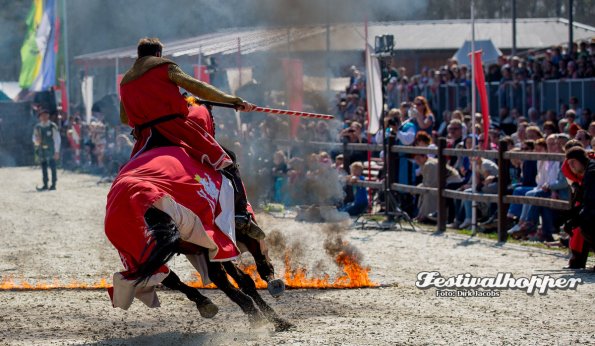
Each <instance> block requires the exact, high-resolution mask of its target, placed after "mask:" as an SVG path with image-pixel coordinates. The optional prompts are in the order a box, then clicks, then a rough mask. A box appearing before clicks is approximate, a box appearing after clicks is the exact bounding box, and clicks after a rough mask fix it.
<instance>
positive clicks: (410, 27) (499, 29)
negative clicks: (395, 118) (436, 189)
mask: <svg viewBox="0 0 595 346" xmlns="http://www.w3.org/2000/svg"><path fill="white" fill-rule="evenodd" d="M573 28H574V39H575V40H577V41H580V40H587V39H591V38H593V37H595V27H592V26H588V25H584V24H580V23H577V22H574V24H573ZM475 31H476V40H491V41H492V42H493V44H494V45H495V46H496V47H497V48H499V49H510V48H511V47H512V23H511V20H510V19H479V20H477V21H476V25H475ZM364 32H365V28H364V24H363V23H345V24H336V25H332V26H331V27H330V49H331V50H332V51H363V50H364V47H365V45H364V37H365V36H364V35H365V34H364ZM368 33H369V34H368V42H369V44H370V45H371V46H373V45H374V37H375V36H377V35H383V34H392V35H394V37H395V49H397V50H456V49H458V48H460V47H461V46H462V45H463V43H464V42H465V41H469V40H471V25H470V20H468V19H462V20H435V21H402V22H377V23H369V26H368ZM238 38H239V45H240V49H241V52H242V54H249V53H253V52H257V51H271V50H272V51H279V52H281V51H285V50H287V48H288V44H289V48H290V49H291V51H293V52H308V51H324V50H326V28H325V26H308V27H297V28H247V29H237V28H236V29H228V30H224V31H219V32H215V33H211V34H206V35H201V36H197V37H193V38H188V39H184V40H176V41H170V42H164V44H165V49H164V52H163V53H164V56H170V57H179V56H193V55H194V56H195V55H197V54H199V52H202V54H203V55H205V56H209V55H215V54H224V55H225V54H235V53H237V51H238ZM567 39H568V21H567V20H566V19H562V18H533V19H517V49H519V50H523V49H540V48H546V47H550V46H553V45H558V44H564V43H566V41H567ZM135 57H136V47H134V46H132V47H127V48H119V49H112V50H108V51H102V52H96V53H90V54H84V55H79V56H77V57H75V60H76V61H78V62H93V61H99V60H113V59H116V58H119V59H126V58H128V59H134V58H135Z"/></svg>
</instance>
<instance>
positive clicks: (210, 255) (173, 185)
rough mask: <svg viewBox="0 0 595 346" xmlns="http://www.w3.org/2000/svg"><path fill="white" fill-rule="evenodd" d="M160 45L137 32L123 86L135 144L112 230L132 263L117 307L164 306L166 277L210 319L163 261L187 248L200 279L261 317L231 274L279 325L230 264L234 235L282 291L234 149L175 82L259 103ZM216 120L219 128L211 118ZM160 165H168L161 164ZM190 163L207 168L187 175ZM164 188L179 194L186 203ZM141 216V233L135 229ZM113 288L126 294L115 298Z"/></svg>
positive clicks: (118, 281)
mask: <svg viewBox="0 0 595 346" xmlns="http://www.w3.org/2000/svg"><path fill="white" fill-rule="evenodd" d="M162 48H163V45H162V44H161V42H159V40H158V39H149V38H144V39H141V40H140V41H139V44H138V59H137V60H136V62H135V63H134V65H133V66H132V68H131V69H130V70H129V71H128V72H127V73H126V74H125V75H124V78H123V79H122V82H121V84H120V94H121V105H120V118H121V120H122V122H123V123H127V124H128V125H130V126H131V127H133V128H134V130H133V134H134V137H135V139H136V143H135V146H134V148H133V151H132V155H131V161H130V162H129V163H128V164H127V165H126V166H124V167H123V168H122V171H121V172H120V174H119V176H118V178H117V179H116V181H114V185H113V186H112V189H111V190H110V194H109V195H108V208H107V209H108V210H107V215H106V234H107V235H108V238H109V239H110V241H111V242H112V243H113V244H114V246H115V247H116V248H117V249H118V251H119V253H120V257H121V258H122V262H123V264H124V266H125V269H126V270H125V271H124V272H122V273H120V275H114V289H113V290H112V291H111V292H110V295H111V296H112V302H113V303H114V306H119V307H122V308H127V307H128V306H129V305H130V303H131V299H132V298H133V297H135V296H136V297H137V298H139V299H141V300H142V301H143V302H144V303H145V304H147V305H149V306H158V301H156V296H155V295H154V289H153V290H151V288H150V286H154V285H155V284H158V283H161V284H163V285H165V286H166V287H168V288H171V289H175V290H180V291H182V292H183V293H185V294H186V295H187V296H188V298H189V299H190V300H192V301H194V302H195V303H196V305H197V308H198V309H199V312H200V313H201V315H202V316H203V317H213V316H214V315H215V314H216V313H217V307H216V306H215V305H214V304H213V303H212V302H211V301H210V300H209V299H208V298H206V297H204V296H202V295H201V294H200V293H199V292H198V290H196V289H193V288H191V287H189V286H187V285H185V284H184V283H182V282H181V280H180V279H179V278H178V276H177V275H176V274H175V273H174V272H173V271H171V270H169V268H167V267H165V266H164V265H165V263H166V262H167V261H168V260H169V259H170V258H171V256H172V255H173V254H175V253H183V254H186V255H187V256H188V259H189V260H190V262H191V263H192V264H193V265H194V266H195V268H197V270H198V271H199V272H200V273H201V276H203V275H205V274H206V275H205V276H206V278H205V277H203V281H206V282H208V281H209V280H210V279H212V281H213V282H215V284H216V285H217V286H218V287H219V288H220V289H222V290H223V291H224V292H225V293H226V294H227V295H228V296H229V297H230V298H231V299H232V300H234V301H235V302H236V303H238V304H239V305H240V306H241V307H242V310H244V312H246V313H247V314H249V315H251V316H257V313H256V312H255V311H254V309H255V308H254V307H253V303H250V302H247V301H246V297H244V296H242V293H239V295H238V292H236V291H234V289H233V287H229V286H228V282H227V277H226V275H225V274H229V275H230V276H232V277H233V278H234V279H235V280H236V282H238V284H239V285H240V289H241V291H242V292H243V293H245V294H247V295H248V296H250V297H251V298H252V299H253V301H254V302H255V303H256V304H257V305H258V307H259V308H260V310H261V311H262V312H263V313H264V314H265V317H267V318H268V319H269V320H272V321H274V322H275V324H276V326H277V325H278V324H280V325H282V326H283V325H284V324H285V326H287V325H288V324H287V323H286V322H284V321H283V320H281V319H280V318H278V316H276V314H275V313H274V311H272V309H271V308H270V307H268V305H267V304H266V303H265V302H264V301H263V300H262V299H261V298H260V297H259V296H258V293H256V290H255V288H254V282H253V281H252V279H250V277H249V276H247V275H246V274H244V273H243V272H241V271H240V270H239V269H238V268H237V267H235V265H233V264H232V262H230V260H232V259H235V258H236V257H237V256H238V255H239V249H238V248H237V246H236V245H235V240H236V237H237V241H238V242H242V243H243V245H244V246H245V248H246V249H248V251H249V252H251V254H252V255H253V257H254V258H255V261H256V264H257V269H258V272H259V274H260V276H261V277H262V278H263V279H264V280H265V281H267V283H268V285H269V292H270V293H271V294H272V295H273V296H279V295H281V294H282V292H283V291H284V288H285V286H284V284H283V282H282V281H281V280H279V279H275V278H274V270H273V266H272V265H271V263H270V261H269V260H268V257H267V256H266V252H265V250H264V247H263V245H264V243H263V239H264V237H265V234H264V232H263V231H262V230H261V229H260V227H259V226H258V225H257V224H256V222H255V219H254V214H253V212H252V209H251V207H250V204H249V203H248V201H247V198H246V193H245V189H244V187H243V183H242V180H241V178H240V176H239V171H238V167H237V164H236V163H235V162H234V161H235V160H234V156H235V155H234V154H233V153H232V152H230V151H226V150H225V149H223V148H222V147H221V146H220V145H219V144H218V143H217V142H216V140H215V139H214V130H213V131H210V130H208V126H203V124H206V123H205V122H204V121H205V112H204V111H205V110H206V108H205V107H204V106H200V107H197V106H192V107H190V109H189V107H188V104H187V101H186V100H185V98H184V97H183V96H182V95H181V94H180V92H179V87H182V88H184V89H185V90H187V91H188V92H191V93H192V94H194V95H196V96H198V97H200V98H201V99H205V100H209V101H215V102H224V103H230V104H233V105H235V106H236V107H237V109H238V110H240V111H251V110H252V109H253V107H254V105H252V104H250V103H248V102H246V101H244V100H242V99H241V98H239V97H234V96H230V95H227V94H225V93H223V92H221V91H220V90H218V89H216V88H214V87H212V86H210V85H208V84H206V83H203V82H201V81H198V80H196V79H194V78H192V77H190V76H188V75H186V74H185V73H184V72H183V71H182V70H181V69H180V68H179V67H178V65H176V64H175V63H174V62H172V61H170V60H167V59H164V58H162V57H161V55H162ZM207 114H208V116H209V117H210V114H209V113H207ZM207 120H208V119H207ZM207 125H208V124H207ZM210 125H211V128H213V127H212V122H211V124H210ZM206 128H207V129H206ZM166 147H167V148H166ZM168 148H180V149H168ZM152 149H155V150H152ZM161 157H163V158H161ZM154 162H156V163H157V166H156V165H155V164H154ZM179 164H180V165H179ZM159 165H165V166H167V167H168V168H164V169H160V168H159ZM185 167H193V168H192V169H194V171H197V172H198V171H200V172H201V173H197V174H196V175H195V176H193V175H189V172H188V170H187V169H186V168H185ZM194 171H193V172H194ZM213 172H216V173H213ZM192 174H194V173H192ZM213 174H215V175H213ZM172 175H173V178H172V179H169V178H170V177H171V176H172ZM166 178H168V181H166ZM169 180H172V181H169ZM195 183H197V184H195ZM188 188H192V189H198V190H196V193H197V194H198V195H199V196H200V197H201V199H202V200H203V201H206V202H208V203H203V204H202V205H201V206H196V202H195V201H194V199H192V198H196V195H195V194H192V193H190V195H188V193H185V192H183V191H182V190H185V189H188ZM180 191H182V192H180ZM230 191H231V192H230ZM167 192H171V193H170V194H171V195H172V196H174V197H175V196H178V197H179V199H180V201H178V200H175V198H172V196H170V194H168V193H167ZM230 193H231V197H230ZM188 196H190V197H192V196H193V197H192V198H190V197H188ZM187 197H188V198H187ZM185 199H186V201H185V203H182V202H181V201H184V200H185ZM205 205H207V206H209V208H205ZM136 208H140V210H139V213H137V216H138V215H141V214H142V216H143V217H144V219H143V220H142V221H141V220H140V219H139V218H138V217H137V218H136V219H137V220H136V221H134V222H131V223H130V227H129V229H136V230H137V231H136V235H135V236H134V237H133V236H132V235H133V234H134V232H129V233H130V234H122V232H124V231H123V229H124V228H125V227H124V228H122V227H123V226H124V225H121V224H119V223H120V222H121V220H122V219H124V218H126V217H127V215H126V210H131V211H132V210H134V209H136ZM229 210H235V217H234V215H233V214H232V215H231V216H230V215H229ZM234 218H235V220H233V219H234ZM230 220H231V221H230ZM140 222H143V225H144V226H143V227H142V228H143V229H144V231H143V232H144V234H141V233H143V232H140V231H139V230H140V227H139V225H140V224H139V223H140ZM234 225H235V228H234ZM135 237H136V238H135ZM131 243H134V245H131ZM201 255H202V256H203V257H202V258H203V259H205V258H206V261H203V262H204V263H203V264H201V263H199V262H200V261H198V260H197V258H201V257H200V256H201ZM197 256H198V257H197ZM217 262H221V264H219V265H217V264H216V263H217ZM205 266H206V268H205ZM201 269H202V270H201ZM116 274H118V273H116ZM209 276H210V277H211V278H210V279H209ZM248 279H249V280H248ZM131 282H134V285H133V286H134V287H132V285H131V284H130V283H131ZM140 283H142V284H143V285H142V287H145V288H146V287H148V288H147V291H146V292H145V291H143V289H142V288H139V287H137V286H138V285H139V284H140ZM116 286H118V290H119V292H120V294H119V295H117V296H116V297H115V298H114V290H115V288H116ZM123 287H124V289H122V288H123ZM121 292H125V293H123V294H122V293H121ZM126 292H127V293H126ZM249 299H250V298H248V300H249ZM116 302H117V303H116ZM281 329H282V328H281Z"/></svg>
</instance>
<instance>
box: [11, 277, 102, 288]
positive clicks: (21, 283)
mask: <svg viewBox="0 0 595 346" xmlns="http://www.w3.org/2000/svg"><path fill="white" fill-rule="evenodd" d="M108 287H111V285H110V284H109V283H108V280H107V279H105V278H102V279H100V280H99V281H97V282H94V283H86V282H81V281H77V280H71V281H70V282H68V283H60V281H59V280H58V279H53V280H52V281H51V282H47V281H37V282H35V283H31V282H29V281H27V280H25V279H20V280H15V279H14V278H13V277H12V276H9V277H5V278H3V279H2V280H1V281H0V291H43V290H65V289H70V290H72V289H104V288H108Z"/></svg>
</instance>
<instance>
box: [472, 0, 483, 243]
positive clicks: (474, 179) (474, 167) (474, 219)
mask: <svg viewBox="0 0 595 346" xmlns="http://www.w3.org/2000/svg"><path fill="white" fill-rule="evenodd" d="M476 73H477V71H475V0H471V127H472V133H473V136H472V137H473V138H472V139H471V140H472V142H473V149H476V148H477V143H476V137H477V131H476V130H475V112H476V109H477V108H476V107H477V105H476V100H475V74H476ZM485 136H486V134H484V140H486V138H485ZM471 167H472V168H471V190H472V194H475V189H476V188H477V177H476V174H475V173H476V172H477V160H476V159H475V158H473V160H472V165H471ZM471 203H472V204H471V205H472V208H471V230H472V233H471V234H472V235H476V234H477V226H476V223H477V202H476V201H475V200H473V201H472V202H471Z"/></svg>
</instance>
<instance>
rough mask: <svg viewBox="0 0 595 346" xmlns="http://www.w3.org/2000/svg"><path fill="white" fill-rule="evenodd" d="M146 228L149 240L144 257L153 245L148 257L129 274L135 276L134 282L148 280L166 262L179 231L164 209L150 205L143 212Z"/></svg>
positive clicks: (172, 253) (176, 246) (172, 251)
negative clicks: (149, 236)
mask: <svg viewBox="0 0 595 346" xmlns="http://www.w3.org/2000/svg"><path fill="white" fill-rule="evenodd" d="M145 221H146V223H147V229H148V232H149V234H150V235H151V241H150V242H149V243H148V244H147V246H146V247H145V249H144V250H143V254H142V256H141V257H144V254H145V252H146V251H147V249H148V248H149V247H150V246H152V245H153V248H152V249H151V252H150V253H149V256H148V258H147V259H146V260H145V261H144V262H143V263H141V264H140V265H139V266H138V269H137V270H136V272H134V273H132V274H131V276H132V277H134V278H136V280H135V282H134V284H135V285H138V284H139V283H141V282H143V281H146V280H148V279H149V278H150V277H151V275H153V273H155V271H157V270H158V269H159V267H161V266H162V265H164V264H165V263H167V261H169V260H170V259H171V258H172V257H173V256H174V255H175V254H176V253H177V252H178V242H179V240H180V232H179V231H178V228H177V227H176V225H175V223H174V222H173V220H172V219H171V217H170V216H169V215H168V214H167V213H166V212H164V211H161V210H159V209H157V208H154V207H151V208H149V209H148V210H147V212H146V213H145Z"/></svg>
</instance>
